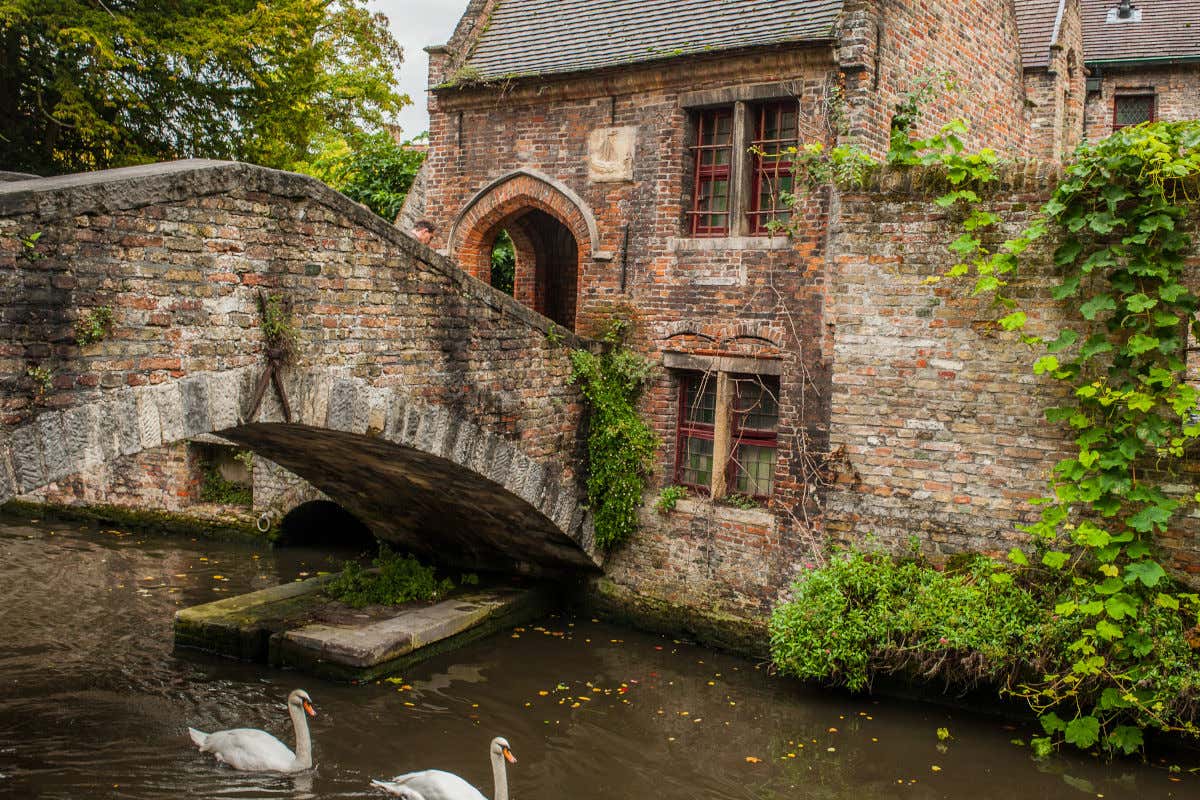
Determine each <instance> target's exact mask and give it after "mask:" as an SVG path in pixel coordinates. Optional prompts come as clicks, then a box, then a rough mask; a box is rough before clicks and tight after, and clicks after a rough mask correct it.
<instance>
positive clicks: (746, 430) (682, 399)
mask: <svg viewBox="0 0 1200 800" xmlns="http://www.w3.org/2000/svg"><path fill="white" fill-rule="evenodd" d="M717 380H718V379H717V376H716V375H715V374H705V373H684V374H683V375H682V376H681V378H680V385H679V424H678V436H677V440H676V448H675V482H676V483H677V484H679V485H681V486H687V487H690V488H692V489H695V490H697V491H698V492H700V493H702V494H710V493H711V492H712V486H713V473H714V470H717V469H720V470H722V471H723V473H724V476H725V484H726V487H727V490H728V491H729V492H736V493H738V494H744V495H747V496H750V497H755V498H760V499H765V498H769V497H770V495H771V492H772V490H773V489H774V487H775V452H776V450H777V449H778V435H779V434H778V431H779V403H778V399H777V398H778V397H779V382H778V380H777V379H774V378H762V377H756V376H734V377H733V378H732V380H733V389H734V391H733V398H732V408H729V409H720V408H718V407H717ZM725 412H728V414H729V433H730V438H729V442H730V443H729V451H728V452H724V453H717V452H715V451H714V443H715V438H716V428H717V422H718V417H719V416H721V415H722V414H723V413H725Z"/></svg>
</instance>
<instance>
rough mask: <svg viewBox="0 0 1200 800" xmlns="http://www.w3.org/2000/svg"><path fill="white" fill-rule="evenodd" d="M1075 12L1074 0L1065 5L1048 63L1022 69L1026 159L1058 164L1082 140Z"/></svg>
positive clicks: (1079, 35)
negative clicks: (1026, 121)
mask: <svg viewBox="0 0 1200 800" xmlns="http://www.w3.org/2000/svg"><path fill="white" fill-rule="evenodd" d="M1079 9H1080V6H1079V2H1078V0H1075V2H1068V3H1067V4H1066V5H1065V7H1064V9H1063V16H1062V21H1061V23H1060V27H1059V33H1058V42H1057V44H1056V45H1055V46H1054V47H1052V48H1051V49H1050V64H1049V65H1048V66H1046V67H1037V68H1033V69H1026V70H1025V95H1026V105H1027V106H1028V108H1029V118H1030V120H1029V124H1030V133H1029V143H1028V149H1027V152H1026V153H1025V155H1026V157H1029V158H1036V159H1040V160H1042V161H1049V162H1055V161H1062V160H1064V159H1066V158H1068V157H1070V155H1071V153H1072V152H1074V150H1075V148H1076V147H1077V146H1078V145H1079V143H1080V141H1082V138H1083V110H1084V98H1085V96H1086V85H1087V70H1086V68H1085V67H1084V65H1083V55H1084V41H1083V20H1082V18H1081V16H1080V10H1079Z"/></svg>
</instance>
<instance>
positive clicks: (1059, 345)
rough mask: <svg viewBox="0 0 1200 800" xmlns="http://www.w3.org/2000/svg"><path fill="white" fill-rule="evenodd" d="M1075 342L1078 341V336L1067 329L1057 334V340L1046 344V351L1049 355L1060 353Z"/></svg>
mask: <svg viewBox="0 0 1200 800" xmlns="http://www.w3.org/2000/svg"><path fill="white" fill-rule="evenodd" d="M1077 341H1079V334H1078V333H1076V332H1075V331H1073V330H1071V329H1070V328H1067V329H1066V330H1063V331H1060V332H1059V334H1058V338H1057V339H1055V340H1054V341H1052V342H1047V343H1046V350H1048V351H1049V352H1051V353H1060V352H1062V351H1063V350H1066V349H1067V348H1068V347H1070V346H1071V345H1073V344H1075V342H1077Z"/></svg>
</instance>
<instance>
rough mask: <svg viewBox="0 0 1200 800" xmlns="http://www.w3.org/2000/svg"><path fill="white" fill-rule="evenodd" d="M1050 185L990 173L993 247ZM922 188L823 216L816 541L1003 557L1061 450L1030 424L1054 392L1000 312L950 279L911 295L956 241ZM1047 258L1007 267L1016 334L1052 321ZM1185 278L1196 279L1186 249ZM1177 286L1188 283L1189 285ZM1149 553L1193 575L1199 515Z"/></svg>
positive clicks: (1040, 426) (911, 181)
mask: <svg viewBox="0 0 1200 800" xmlns="http://www.w3.org/2000/svg"><path fill="white" fill-rule="evenodd" d="M1055 175H1056V170H1055V168H1053V167H1045V166H1039V165H1036V164H1030V165H1027V166H1025V167H1020V166H1018V167H1014V168H1012V169H1011V170H1010V171H1008V172H1005V173H1004V174H1003V175H1002V179H1001V181H1000V182H999V183H998V184H997V185H996V186H994V187H993V189H992V192H991V195H990V196H989V197H988V198H986V201H985V206H986V207H987V208H988V209H990V210H992V211H994V212H996V213H998V214H999V215H1000V216H1001V217H1003V218H1004V219H1005V224H1004V227H1003V230H1002V231H1001V232H1000V233H999V234H997V240H1001V239H1003V238H1007V237H1011V236H1013V235H1015V234H1017V233H1018V232H1019V231H1020V230H1021V229H1022V228H1023V227H1024V225H1025V224H1026V223H1027V222H1028V221H1029V220H1030V218H1031V216H1032V215H1033V213H1034V212H1035V211H1036V210H1037V209H1038V208H1039V207H1040V205H1041V204H1042V203H1043V202H1045V200H1046V199H1047V198H1048V189H1047V187H1048V186H1050V185H1053V184H1054V182H1055ZM927 186H928V183H926V184H924V185H923V184H922V183H921V182H920V181H919V180H916V178H915V177H914V176H913V175H912V174H907V175H906V174H895V173H885V174H884V175H882V176H881V177H880V178H879V180H878V182H876V183H875V184H873V185H872V186H871V187H869V188H868V191H865V192H862V193H855V194H847V195H845V196H843V197H842V198H841V199H840V202H839V203H838V206H837V223H836V226H835V233H834V235H833V237H832V240H831V243H830V249H831V250H832V251H834V252H836V253H837V258H836V260H835V264H834V266H833V268H832V270H831V273H830V276H829V277H830V284H831V288H830V294H831V297H832V298H834V299H833V300H832V302H831V305H830V312H829V318H828V322H829V324H830V325H831V326H833V327H834V328H835V333H834V343H835V344H834V356H833V365H834V366H833V379H832V383H833V397H832V414H831V433H830V442H831V445H832V447H833V448H834V450H835V451H836V452H839V453H841V454H843V455H844V456H845V458H844V461H842V462H841V463H840V464H838V469H837V483H836V485H835V487H834V488H833V490H832V491H830V492H829V495H828V498H827V505H826V514H825V530H826V532H827V533H828V535H829V537H830V538H831V539H832V540H834V541H840V542H844V543H848V544H852V545H858V546H862V545H864V544H865V545H871V544H872V543H874V545H875V546H880V547H883V548H885V549H888V550H892V551H895V552H901V551H904V550H906V549H907V548H908V546H909V540H910V538H912V537H915V539H916V541H917V544H918V546H919V548H920V549H921V550H922V551H923V552H925V553H927V554H930V555H932V556H935V557H937V556H945V555H949V554H953V553H962V552H990V553H1002V552H1007V551H1008V550H1009V549H1010V548H1011V547H1014V546H1023V545H1025V544H1027V539H1026V537H1025V536H1024V535H1023V534H1021V533H1019V532H1018V531H1016V530H1015V529H1014V526H1015V524H1016V523H1019V522H1028V521H1031V520H1032V519H1033V518H1034V516H1035V514H1036V510H1035V509H1034V508H1032V507H1031V506H1029V505H1028V504H1027V503H1026V502H1025V501H1026V500H1027V499H1028V498H1030V497H1034V496H1038V495H1040V494H1041V493H1043V492H1044V491H1045V488H1046V485H1047V479H1048V478H1049V476H1050V470H1051V468H1052V467H1053V465H1054V464H1055V463H1056V462H1057V461H1058V460H1060V459H1062V458H1065V457H1067V456H1068V455H1069V453H1070V452H1073V451H1072V450H1071V443H1070V441H1069V437H1068V436H1067V433H1066V432H1065V431H1063V430H1062V429H1061V428H1059V427H1058V426H1054V425H1051V424H1050V423H1048V422H1046V420H1045V418H1044V411H1045V409H1046V408H1048V407H1050V406H1052V405H1057V404H1060V403H1061V401H1062V400H1063V398H1064V395H1065V394H1066V393H1065V391H1064V387H1062V386H1061V385H1058V384H1057V383H1056V382H1055V381H1053V380H1050V379H1048V378H1045V377H1038V376H1035V375H1034V374H1033V373H1032V369H1031V367H1032V363H1033V361H1034V360H1035V359H1036V358H1037V357H1038V355H1039V354H1038V353H1036V352H1035V351H1033V350H1031V349H1030V348H1028V347H1026V346H1024V345H1022V344H1021V342H1020V341H1019V339H1018V337H1017V335H1016V334H1013V333H1006V332H1004V331H1003V330H1001V329H999V328H998V327H997V325H996V320H997V319H998V318H999V316H1002V313H1003V312H1001V311H1000V310H998V309H996V308H994V307H992V306H991V305H990V304H988V303H986V302H982V301H979V300H972V299H969V298H968V297H967V287H966V286H964V285H963V284H961V283H958V284H956V283H954V282H943V283H941V284H939V285H937V286H932V285H929V284H927V283H926V278H928V277H930V276H936V275H940V274H943V273H944V272H945V271H946V270H947V269H948V268H949V267H950V266H952V265H953V263H954V258H953V255H952V254H951V253H949V251H948V250H947V249H946V246H947V244H948V243H949V242H951V241H952V240H953V239H955V238H956V237H957V236H958V234H959V233H960V229H959V227H958V223H957V221H956V220H955V219H954V218H953V217H951V216H949V215H947V214H946V213H944V212H942V211H941V210H940V209H938V208H936V207H935V206H934V205H933V204H932V200H933V199H934V198H935V197H936V196H937V194H938V191H937V190H936V189H934V188H926V187H927ZM1198 228H1200V226H1198V225H1196V224H1193V226H1192V230H1193V232H1195V231H1197V229H1198ZM1051 247H1052V245H1051V244H1050V243H1048V242H1047V243H1043V245H1041V247H1040V248H1037V249H1034V250H1033V251H1031V252H1030V253H1029V254H1028V255H1027V256H1026V257H1024V258H1023V259H1022V263H1023V264H1024V265H1026V266H1025V272H1024V273H1023V275H1022V277H1021V278H1020V279H1019V280H1018V281H1017V282H1016V283H1015V284H1014V285H1013V287H1012V291H1013V294H1014V295H1015V296H1016V297H1017V298H1018V299H1020V300H1021V302H1022V304H1023V307H1024V308H1025V309H1026V310H1028V312H1029V318H1030V321H1029V324H1028V327H1027V333H1028V334H1031V335H1040V336H1043V337H1044V336H1053V335H1055V334H1056V333H1057V331H1058V330H1059V329H1060V326H1061V325H1062V324H1063V322H1064V321H1066V319H1067V317H1066V316H1065V315H1066V314H1067V313H1068V312H1067V311H1066V309H1065V307H1064V306H1061V305H1059V304H1057V303H1055V302H1053V301H1052V300H1050V299H1049V287H1050V286H1051V285H1052V281H1053V275H1052V274H1051V273H1050V272H1049V271H1048V269H1047V268H1045V267H1038V266H1037V265H1038V263H1039V262H1040V263H1041V264H1049V263H1050V261H1051V258H1050V248H1051ZM1192 266H1193V268H1198V267H1200V252H1197V255H1196V257H1195V258H1194V259H1193V263H1192ZM1192 282H1193V285H1197V284H1200V279H1196V278H1195V273H1193V281H1192ZM1179 483H1180V484H1186V483H1187V481H1186V479H1184V480H1182V481H1179ZM1160 544H1162V545H1163V546H1164V548H1165V550H1166V555H1167V560H1168V561H1170V562H1171V563H1172V564H1173V565H1174V566H1175V567H1176V568H1177V570H1179V571H1181V572H1189V573H1191V572H1200V517H1194V518H1191V519H1184V520H1182V521H1181V522H1180V523H1179V527H1178V528H1177V529H1176V530H1173V531H1172V532H1171V533H1170V534H1168V535H1166V536H1163V537H1161V538H1160Z"/></svg>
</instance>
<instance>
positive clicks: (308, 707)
mask: <svg viewBox="0 0 1200 800" xmlns="http://www.w3.org/2000/svg"><path fill="white" fill-rule="evenodd" d="M304 713H306V714H308V715H309V716H310V717H315V716H316V715H317V710H316V709H315V708H313V707H312V703H310V702H308V701H307V700H305V701H304Z"/></svg>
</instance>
